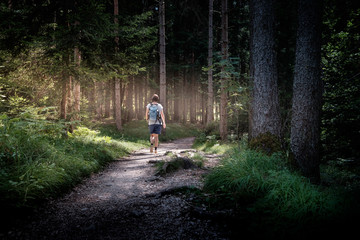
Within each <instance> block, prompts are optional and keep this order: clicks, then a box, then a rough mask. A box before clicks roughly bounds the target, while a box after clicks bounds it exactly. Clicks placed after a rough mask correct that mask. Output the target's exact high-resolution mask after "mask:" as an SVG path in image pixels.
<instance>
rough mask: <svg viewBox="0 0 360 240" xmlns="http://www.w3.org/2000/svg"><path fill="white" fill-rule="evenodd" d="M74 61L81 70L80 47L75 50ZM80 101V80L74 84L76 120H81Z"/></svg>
mask: <svg viewBox="0 0 360 240" xmlns="http://www.w3.org/2000/svg"><path fill="white" fill-rule="evenodd" d="M74 61H75V64H76V67H77V68H80V64H81V53H80V51H79V48H78V47H75V49H74ZM80 100H81V88H80V82H79V79H77V80H76V81H75V82H74V119H75V120H80Z"/></svg>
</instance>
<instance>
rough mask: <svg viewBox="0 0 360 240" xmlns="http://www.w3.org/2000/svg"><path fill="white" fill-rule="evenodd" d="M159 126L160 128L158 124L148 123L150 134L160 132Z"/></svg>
mask: <svg viewBox="0 0 360 240" xmlns="http://www.w3.org/2000/svg"><path fill="white" fill-rule="evenodd" d="M161 128H162V125H160V124H152V125H149V131H150V134H153V133H154V134H161Z"/></svg>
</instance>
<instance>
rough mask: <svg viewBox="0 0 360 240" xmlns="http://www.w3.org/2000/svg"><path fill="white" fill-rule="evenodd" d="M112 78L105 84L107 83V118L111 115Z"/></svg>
mask: <svg viewBox="0 0 360 240" xmlns="http://www.w3.org/2000/svg"><path fill="white" fill-rule="evenodd" d="M111 82H112V80H108V81H107V82H106V83H105V84H106V88H105V92H106V93H105V118H109V117H110V106H111V98H112V94H111V92H114V91H112V89H113V88H112V86H111V85H112V84H111Z"/></svg>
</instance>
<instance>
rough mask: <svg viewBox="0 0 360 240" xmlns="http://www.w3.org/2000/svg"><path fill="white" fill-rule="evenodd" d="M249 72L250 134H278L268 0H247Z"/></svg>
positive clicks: (273, 41) (273, 44) (271, 15)
mask: <svg viewBox="0 0 360 240" xmlns="http://www.w3.org/2000/svg"><path fill="white" fill-rule="evenodd" d="M250 7H251V10H250V11H251V40H250V42H251V47H250V51H251V73H252V79H253V86H252V89H253V90H252V99H251V106H250V108H251V110H250V117H251V118H250V126H251V128H250V136H251V137H252V138H255V137H257V136H258V135H259V134H262V133H267V132H269V133H271V134H273V135H275V136H277V137H280V129H281V121H280V107H279V96H278V86H277V78H278V76H277V67H276V54H275V40H274V30H275V24H274V10H273V1H272V0H251V1H250Z"/></svg>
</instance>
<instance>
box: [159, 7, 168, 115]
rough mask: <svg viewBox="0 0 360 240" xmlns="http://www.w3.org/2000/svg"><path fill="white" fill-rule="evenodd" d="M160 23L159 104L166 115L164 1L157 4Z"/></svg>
mask: <svg viewBox="0 0 360 240" xmlns="http://www.w3.org/2000/svg"><path fill="white" fill-rule="evenodd" d="M159 22H160V29H159V33H160V102H161V104H162V105H163V107H164V111H165V113H166V110H167V109H166V101H167V99H166V58H165V1H160V2H159Z"/></svg>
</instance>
